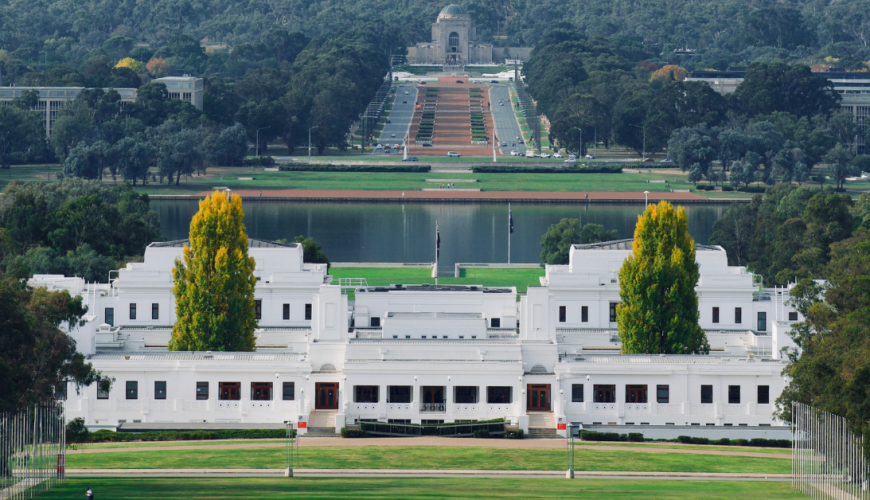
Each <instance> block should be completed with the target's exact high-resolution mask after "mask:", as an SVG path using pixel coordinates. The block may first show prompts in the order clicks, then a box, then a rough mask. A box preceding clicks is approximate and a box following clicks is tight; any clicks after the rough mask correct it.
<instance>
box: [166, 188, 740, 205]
mask: <svg viewBox="0 0 870 500" xmlns="http://www.w3.org/2000/svg"><path fill="white" fill-rule="evenodd" d="M233 193H235V194H237V195H239V196H241V197H242V198H243V199H246V198H250V199H252V200H254V199H262V200H268V199H271V200H297V201H299V200H310V201H317V200H330V201H341V200H348V201H357V200H359V201H391V202H401V201H417V202H420V201H439V202H441V201H461V202H468V201H480V202H502V203H506V202H509V201H510V202H520V203H522V202H532V203H539V202H544V203H546V202H552V203H584V202H587V201H588V202H594V203H630V202H644V199H645V198H644V194H643V193H635V192H621V193H620V192H581V191H573V192H558V191H450V190H445V191H411V190H409V191H362V190H315V189H271V190H269V189H264V190H262V191H259V190H253V189H238V190H233ZM209 194H211V191H202V192H199V193H196V194H194V195H192V196H175V195H165V196H161V195H151V196H152V197H153V198H155V199H175V198H184V199H190V198H205V197H206V196H208V195H209ZM659 200H668V201H678V202H686V203H722V202H723V200H722V199H710V198H704V197H702V196H698V195H697V194H695V193H670V192H652V193H650V194H649V201H650V202H657V201H659Z"/></svg>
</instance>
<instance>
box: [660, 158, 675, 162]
mask: <svg viewBox="0 0 870 500" xmlns="http://www.w3.org/2000/svg"><path fill="white" fill-rule="evenodd" d="M673 162H674V160H672V159H670V158H665V159H664V160H662V161H660V162H659V163H673Z"/></svg>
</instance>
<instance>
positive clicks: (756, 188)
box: [737, 186, 767, 194]
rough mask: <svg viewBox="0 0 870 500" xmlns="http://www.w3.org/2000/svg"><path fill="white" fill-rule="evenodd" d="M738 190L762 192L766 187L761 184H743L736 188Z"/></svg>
mask: <svg viewBox="0 0 870 500" xmlns="http://www.w3.org/2000/svg"><path fill="white" fill-rule="evenodd" d="M737 190H738V191H743V192H744V193H761V194H764V192H765V191H767V188H766V187H763V186H743V187H741V188H737Z"/></svg>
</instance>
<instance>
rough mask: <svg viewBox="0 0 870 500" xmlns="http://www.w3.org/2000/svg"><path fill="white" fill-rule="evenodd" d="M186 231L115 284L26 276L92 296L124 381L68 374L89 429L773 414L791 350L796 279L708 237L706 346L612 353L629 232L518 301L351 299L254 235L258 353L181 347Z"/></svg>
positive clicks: (680, 419) (88, 344)
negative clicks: (178, 282) (760, 270)
mask: <svg viewBox="0 0 870 500" xmlns="http://www.w3.org/2000/svg"><path fill="white" fill-rule="evenodd" d="M183 243H184V242H167V243H155V244H152V245H150V246H149V247H148V248H147V250H146V252H145V259H144V262H142V263H131V264H128V265H127V267H126V268H124V269H121V270H119V271H118V272H117V275H116V274H115V273H114V272H113V273H112V275H111V276H110V280H111V284H96V285H94V284H87V283H84V282H83V281H82V280H80V279H78V278H64V277H62V276H36V277H34V279H33V280H32V281H31V284H32V285H34V286H49V287H50V288H54V289H67V290H70V292H71V293H74V294H80V295H82V296H83V297H85V302H86V303H87V305H88V308H89V315H88V317H87V318H86V319H87V323H86V324H85V326H83V327H80V328H77V329H75V330H74V331H73V332H72V335H73V337H74V338H75V339H76V341H77V342H78V347H79V350H80V351H82V352H83V353H85V354H87V355H88V356H89V360H90V361H91V362H92V363H94V365H95V367H96V368H97V369H99V370H101V371H102V372H103V374H104V375H105V376H107V377H111V378H114V384H113V386H112V389H111V391H110V392H109V393H108V394H99V393H98V389H97V387H96V386H92V387H87V388H84V389H83V390H82V392H81V394H76V393H75V391H74V390H73V388H72V387H70V388H69V389H70V390H68V391H67V392H68V399H67V414H68V416H69V418H76V417H82V418H84V419H85V420H86V423H87V424H88V425H90V426H92V427H103V426H106V427H114V426H117V425H118V424H119V423H122V422H143V423H146V422H151V423H159V422H166V423H169V422H172V423H189V422H198V423H202V422H205V423H234V422H238V423H248V424H250V423H280V422H287V421H290V422H294V423H300V427H301V428H305V426H307V424H308V422H311V423H312V425H311V426H310V427H315V426H316V427H322V426H323V425H324V424H323V422H324V420H323V419H322V417H323V415H329V419H328V420H326V421H328V422H329V423H328V425H329V426H330V427H331V426H333V425H334V427H335V429H340V428H341V427H344V426H346V425H351V424H353V423H356V422H358V421H360V420H379V421H410V422H413V423H420V422H423V421H429V422H432V421H443V422H454V421H458V420H482V419H489V418H499V417H504V418H506V419H507V420H509V421H511V422H513V423H514V424H516V425H519V426H520V427H521V428H523V429H525V430H528V429H529V427H533V428H534V427H545V428H546V427H549V428H551V429H552V428H560V427H561V428H560V429H559V431H560V432H561V433H563V432H564V431H563V429H564V424H566V423H583V424H586V425H593V424H602V425H608V424H609V425H632V424H633V425H677V426H679V425H701V426H707V425H715V426H734V427H738V426H766V425H772V426H777V425H780V423H778V422H777V421H775V420H774V418H773V410H774V407H773V403H774V402H775V400H776V398H777V397H778V396H779V395H780V393H781V392H782V390H783V388H784V385H785V383H786V380H785V379H784V378H783V377H782V375H781V372H782V369H783V367H784V363H785V361H784V360H783V359H782V356H781V353H780V350H781V349H782V348H783V347H789V346H792V345H793V344H791V341H790V338H789V337H788V335H787V332H788V330H789V328H790V326H789V325H790V323H791V322H793V321H796V320H798V319H799V317H798V316H797V313H795V312H794V311H793V310H792V309H791V308H790V307H789V306H788V305H786V304H785V302H786V301H787V299H788V290H787V289H782V290H778V289H761V288H760V286H759V284H758V283H757V282H756V281H755V280H754V276H753V275H752V274H750V273H748V272H746V270H745V269H744V268H740V267H732V266H728V265H727V259H726V255H725V251H724V250H723V249H722V248H721V247H712V246H704V245H698V246H697V260H698V262H699V263H700V265H701V266H700V271H701V279H700V282H699V284H698V287H697V291H698V295H699V304H700V311H701V326H702V327H704V329H705V330H706V332H707V338H708V340H709V342H710V345H711V353H710V355H621V354H619V349H620V342H619V336H618V334H617V328H616V323H615V322H614V321H611V319H612V318H611V304H615V303H618V301H619V288H618V287H619V283H618V269H619V267H621V265H622V261H623V260H624V259H625V257H626V256H627V255H628V254H629V252H630V246H631V243H630V240H622V241H617V242H611V243H606V244H596V245H577V246H575V247H574V248H572V250H571V256H570V264H568V265H565V266H547V267H546V275H545V276H544V277H543V278H541V286H540V287H530V288H529V290H528V294H526V295H524V296H521V297H520V300H519V301H517V298H518V294H517V292H516V289H515V288H484V287H480V286H438V287H435V286H434V285H404V286H402V285H398V286H396V285H394V286H390V287H369V288H366V289H356V290H355V300H354V301H348V295H347V294H346V292H347V291H348V290H345V291H344V292H345V293H343V290H342V287H340V286H337V285H333V284H332V283H331V277H330V276H328V275H327V274H326V271H327V270H326V266H325V265H322V264H305V263H304V262H302V249H301V247H299V246H297V245H296V244H279V243H268V242H262V241H258V240H251V244H250V246H251V248H250V255H251V256H252V257H254V258H255V259H256V261H257V266H256V271H255V274H256V276H257V278H258V282H257V288H256V293H255V298H256V300H257V301H258V306H257V307H258V310H259V314H260V317H259V328H258V329H257V330H256V333H255V335H256V338H257V350H256V352H253V353H220V352H213V353H212V352H190V353H188V352H169V351H167V349H166V345H167V343H168V341H169V338H170V334H171V326H172V324H173V322H174V320H175V317H174V308H175V306H174V300H173V295H172V292H171V289H172V267H173V262H174V261H175V259H176V258H179V257H180V256H181V252H182V248H183ZM714 308H715V309H714ZM717 310H718V313H716V312H714V311H717ZM738 310H739V311H740V312H739V313H738V312H737V311H738ZM716 314H718V322H717V321H716V317H715V315H716ZM738 320H739V321H738ZM315 410H317V411H315ZM318 412H319V413H318ZM332 418H334V419H335V421H334V422H335V423H334V424H333V423H332ZM303 422H304V423H303ZM303 432H304V431H303Z"/></svg>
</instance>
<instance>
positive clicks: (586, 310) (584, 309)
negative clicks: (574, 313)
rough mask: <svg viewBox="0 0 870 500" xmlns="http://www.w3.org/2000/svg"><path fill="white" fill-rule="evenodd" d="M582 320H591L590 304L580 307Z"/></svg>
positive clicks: (585, 321)
mask: <svg viewBox="0 0 870 500" xmlns="http://www.w3.org/2000/svg"><path fill="white" fill-rule="evenodd" d="M580 321H581V322H583V323H588V322H589V306H583V307H581V308H580Z"/></svg>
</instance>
